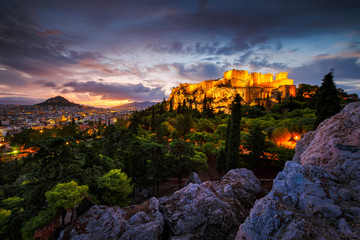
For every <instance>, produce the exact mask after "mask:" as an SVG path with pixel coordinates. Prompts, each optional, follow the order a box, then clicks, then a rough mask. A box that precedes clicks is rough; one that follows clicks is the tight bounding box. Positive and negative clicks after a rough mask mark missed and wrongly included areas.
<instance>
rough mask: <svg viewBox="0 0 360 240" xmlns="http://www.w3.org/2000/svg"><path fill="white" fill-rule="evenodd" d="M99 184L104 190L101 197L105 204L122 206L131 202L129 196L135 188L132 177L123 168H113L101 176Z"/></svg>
mask: <svg viewBox="0 0 360 240" xmlns="http://www.w3.org/2000/svg"><path fill="white" fill-rule="evenodd" d="M98 186H99V188H100V189H101V190H102V195H101V198H102V200H103V202H104V203H105V204H110V205H119V206H121V207H124V206H126V205H127V204H128V203H129V198H128V196H129V195H130V194H131V193H132V191H133V188H134V186H133V185H132V184H131V178H128V176H127V175H126V174H125V173H124V172H122V171H121V169H112V170H110V171H109V172H108V173H106V174H105V175H104V176H102V177H100V178H99V181H98Z"/></svg>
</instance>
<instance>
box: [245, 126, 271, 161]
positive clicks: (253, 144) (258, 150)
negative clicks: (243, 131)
mask: <svg viewBox="0 0 360 240" xmlns="http://www.w3.org/2000/svg"><path fill="white" fill-rule="evenodd" d="M265 137H266V135H265V133H263V131H262V129H261V128H260V126H259V125H257V126H254V128H253V129H251V130H250V131H249V134H247V135H246V136H245V137H244V138H245V144H244V147H245V148H246V149H248V150H249V151H250V153H249V163H250V167H251V168H255V167H258V166H259V165H260V164H261V160H265V159H266V157H265V151H266V148H267V146H266V141H265Z"/></svg>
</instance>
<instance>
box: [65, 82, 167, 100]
mask: <svg viewBox="0 0 360 240" xmlns="http://www.w3.org/2000/svg"><path fill="white" fill-rule="evenodd" d="M63 87H64V88H65V89H64V90H63V91H62V93H89V94H90V95H91V96H101V99H103V100H130V101H145V100H149V101H150V100H160V99H162V98H164V97H165V93H164V90H162V88H161V87H155V88H150V87H146V86H144V85H143V84H141V83H139V84H120V83H104V82H95V81H87V82H69V83H66V84H64V85H63Z"/></svg>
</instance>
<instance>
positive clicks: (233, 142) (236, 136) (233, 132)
mask: <svg viewBox="0 0 360 240" xmlns="http://www.w3.org/2000/svg"><path fill="white" fill-rule="evenodd" d="M240 121H241V97H240V95H239V94H236V96H235V99H234V101H233V102H232V104H231V116H230V119H229V124H230V126H229V134H228V136H227V141H226V142H227V152H226V169H227V170H230V169H234V168H237V166H238V162H239V147H240Z"/></svg>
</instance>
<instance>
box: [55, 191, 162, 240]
mask: <svg viewBox="0 0 360 240" xmlns="http://www.w3.org/2000/svg"><path fill="white" fill-rule="evenodd" d="M163 226H164V220H163V217H162V215H161V213H160V211H159V201H158V200H157V199H156V198H151V199H150V200H148V201H146V202H144V203H143V204H141V205H138V206H130V207H126V208H120V207H107V206H101V205H96V206H93V207H92V208H91V209H89V210H88V211H87V212H86V213H85V214H84V215H82V216H81V217H79V218H78V219H77V220H76V221H75V222H74V223H73V224H72V225H71V226H69V227H67V228H66V229H65V230H63V231H62V232H61V233H60V236H59V238H58V239H72V240H85V239H99V240H100V239H104V240H105V239H121V240H125V239H126V240H127V239H139V240H140V239H148V240H153V239H154V240H155V239H160V236H161V234H162V233H163Z"/></svg>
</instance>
